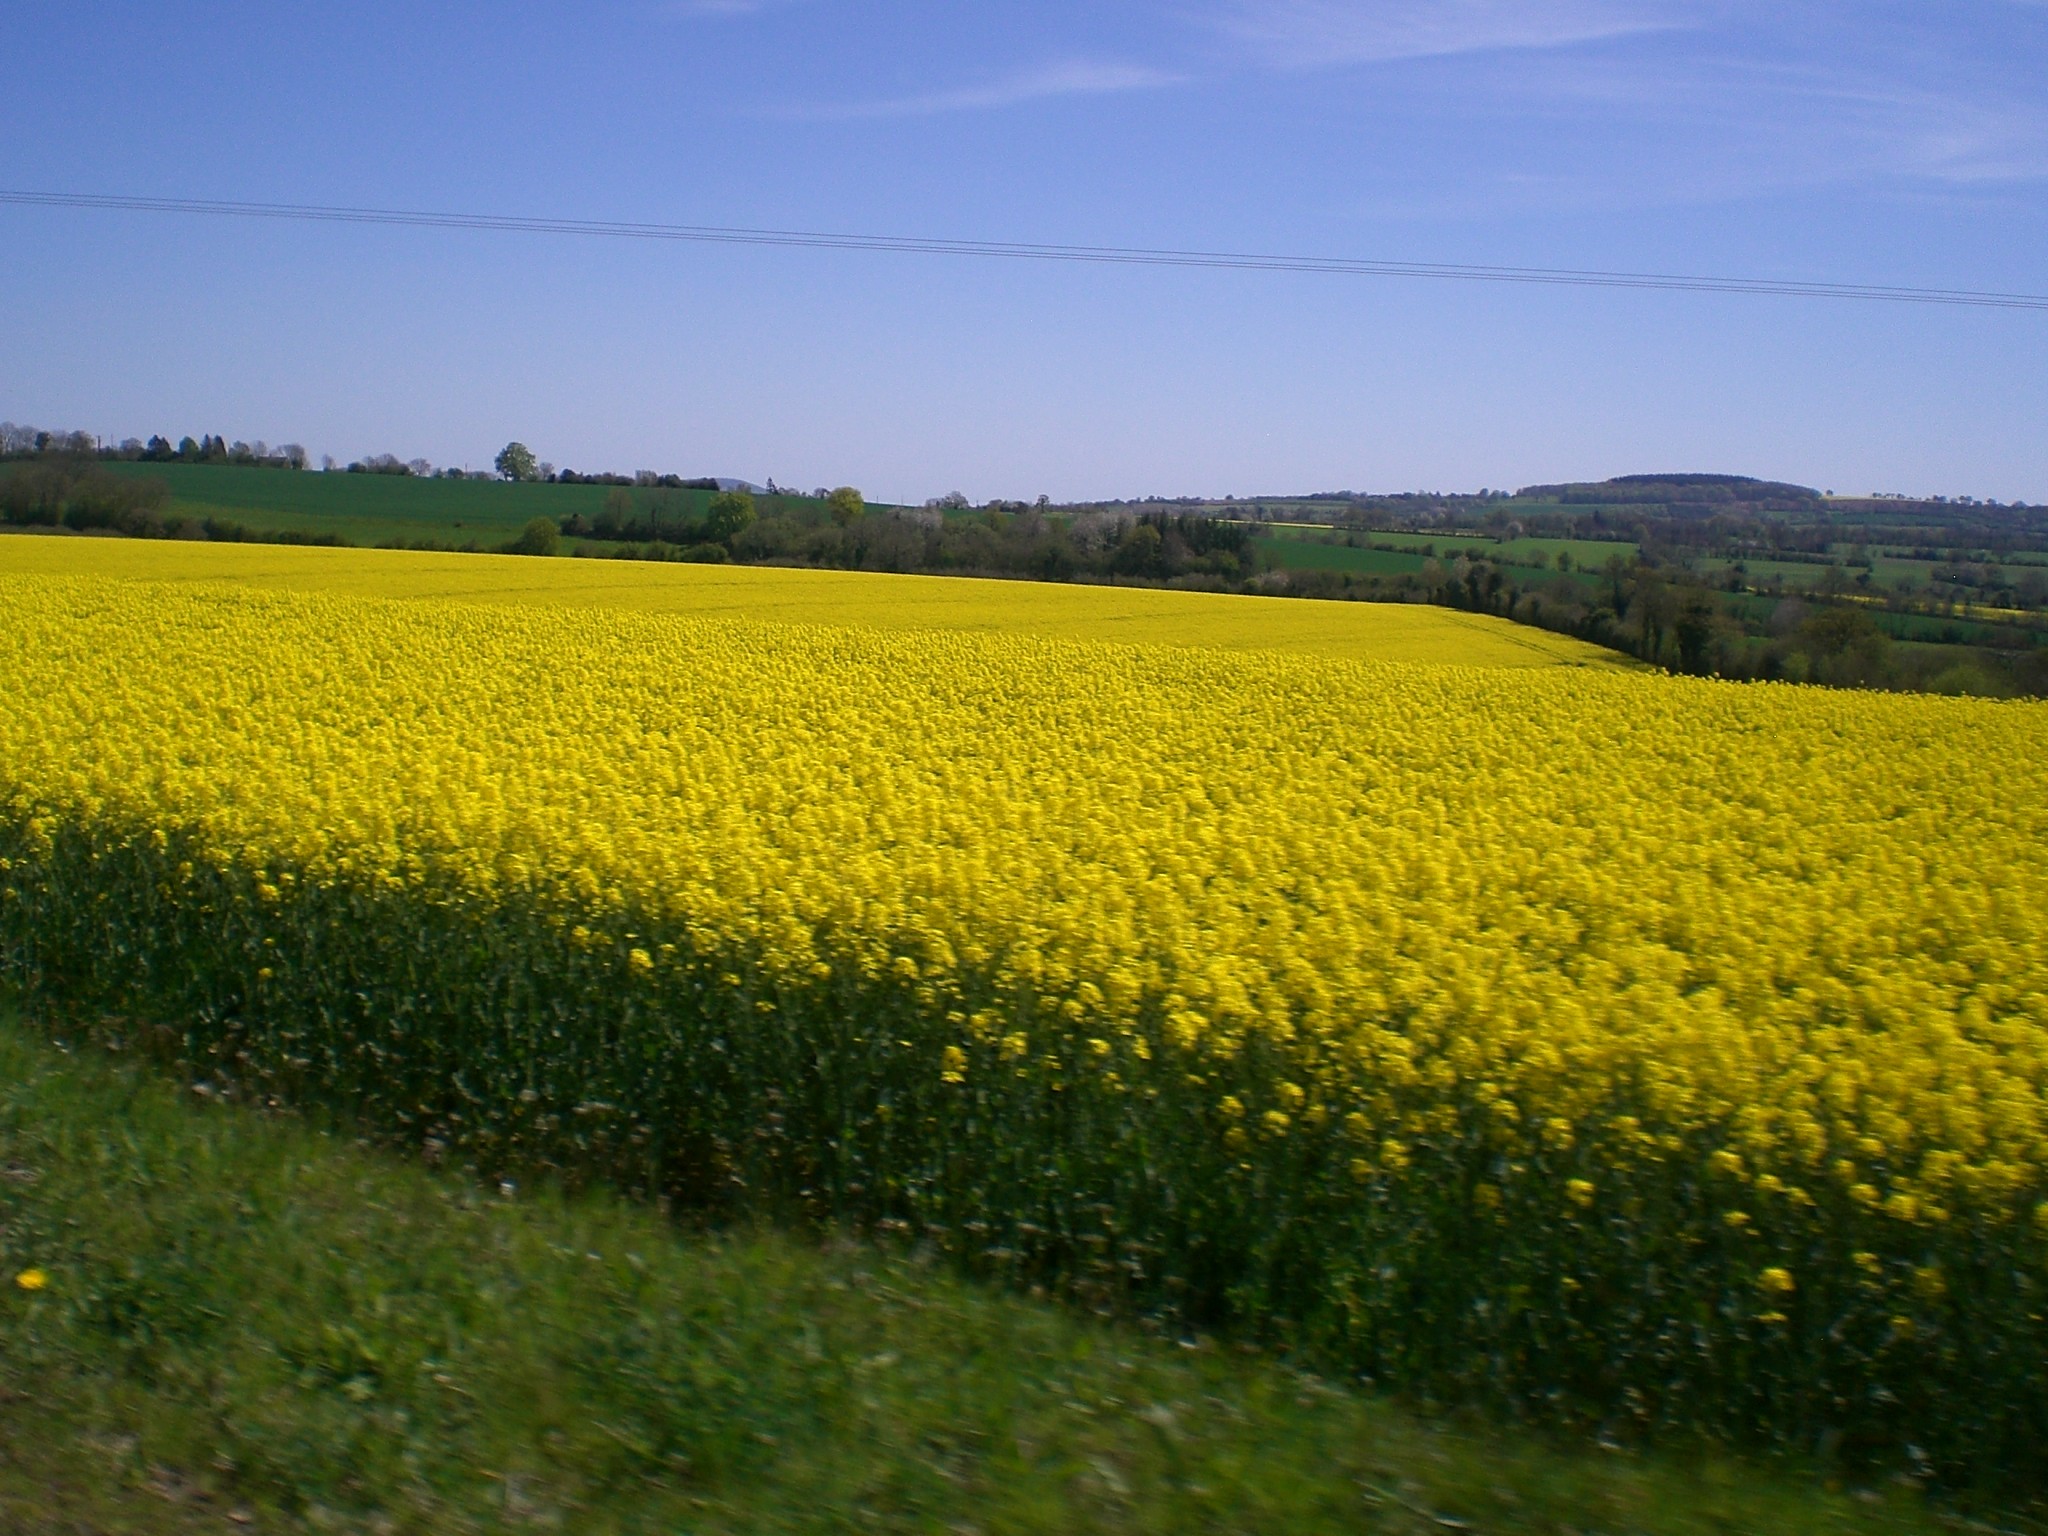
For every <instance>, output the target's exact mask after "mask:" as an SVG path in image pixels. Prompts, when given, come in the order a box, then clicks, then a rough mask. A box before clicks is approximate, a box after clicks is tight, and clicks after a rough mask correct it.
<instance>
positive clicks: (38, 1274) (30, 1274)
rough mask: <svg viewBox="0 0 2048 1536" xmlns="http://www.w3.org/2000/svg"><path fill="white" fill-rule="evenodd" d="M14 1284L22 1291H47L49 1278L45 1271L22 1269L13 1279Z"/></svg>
mask: <svg viewBox="0 0 2048 1536" xmlns="http://www.w3.org/2000/svg"><path fill="white" fill-rule="evenodd" d="M14 1283H15V1284H16V1285H18V1286H20V1287H21V1288H22V1289H23V1290H24V1291H41V1290H47V1289H48V1288H49V1284H50V1276H49V1273H48V1272H47V1271H45V1270H40V1269H24V1270H23V1271H22V1272H21V1273H20V1274H18V1275H16V1276H15V1277H14Z"/></svg>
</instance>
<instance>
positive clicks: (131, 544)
mask: <svg viewBox="0 0 2048 1536" xmlns="http://www.w3.org/2000/svg"><path fill="white" fill-rule="evenodd" d="M4 571H11V572H15V573H17V574H21V575H72V576H78V575H97V576H111V577H118V578H121V579H124V580H131V581H179V582H185V581H201V582H215V581H232V582H235V583H237V584H242V585H248V586H253V587H260V588H266V589H274V590H282V591H291V592H331V593H336V594H340V595H347V596H355V597H386V598H422V599H429V600H433V599H442V598H452V599H455V600H458V601H461V602H467V603H492V604H498V603H511V604H517V605H520V606H524V607H546V608H556V607H571V608H575V607H600V608H610V609H626V610H630V611H633V612H637V613H672V614H688V615H690V616H692V617H696V618H740V619H760V620H768V621H775V622H785V623H801V624H834V625H857V626H859V627H861V628H866V629H899V630H926V629H940V630H967V631H972V632H976V633H982V634H1032V635H1043V636H1046V637H1048V638H1059V639H1069V640H1119V641H1124V642H1127V643H1129V644H1133V645H1202V646H1220V647H1222V648H1225V649H1228V650H1245V649H1251V648H1258V649H1269V650H1281V651H1296V652H1300V653H1302V654H1305V655H1311V656H1338V657H1345V658H1348V659H1351V660H1359V661H1363V660H1372V661H1419V662H1456V663H1460V664H1463V665H1468V666H1481V667H1541V666H1585V667H1598V668H1602V669H1609V668H1632V667H1634V666H1635V665H1636V663H1635V662H1633V661H1632V660H1630V659H1629V658H1627V657H1623V656H1618V655H1616V654H1615V653H1614V652H1612V651H1605V650H1602V649H1600V648H1599V647H1598V646H1594V645H1589V644H1587V643H1586V642H1584V641H1581V640H1574V639H1572V638H1571V637H1570V636H1568V635H1553V634H1549V633H1547V632H1545V631H1543V630H1537V629H1529V628H1526V627H1523V626H1521V625H1517V624H1510V623H1509V622H1508V621H1507V620H1505V619H1498V618H1494V617H1492V616H1491V615H1489V614H1477V613H1459V612H1455V611H1453V610H1451V609H1447V608H1424V607H1414V606H1406V605H1390V604H1385V603H1335V602H1301V601H1297V600H1293V599H1289V598H1280V597H1222V596H1218V595H1215V594H1211V593H1196V592H1171V591H1161V590H1157V589H1152V588H1144V587H1094V586H1064V585H1032V586H1028V587H1023V586H1020V585H1019V584H1018V583H1016V582H1014V581H984V580H977V579H974V578H969V577H959V576H888V575H877V574H874V573H871V572H861V571H811V570H785V569H778V568H774V567H762V566H720V565H667V564H659V563H652V564H650V563H643V562H640V561H619V560H526V559H520V558H517V557H515V556H510V555H463V554H430V553H423V552H419V551H413V550H381V549H318V548H314V549H300V548H289V547H281V546H276V545H264V544H225V545H223V544H187V543H179V542H165V541H161V540H145V539H64V538H49V537H0V572H4Z"/></svg>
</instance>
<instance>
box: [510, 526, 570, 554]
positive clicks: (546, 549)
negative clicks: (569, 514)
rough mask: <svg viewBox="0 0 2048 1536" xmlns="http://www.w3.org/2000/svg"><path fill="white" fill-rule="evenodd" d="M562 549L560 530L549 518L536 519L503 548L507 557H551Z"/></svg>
mask: <svg viewBox="0 0 2048 1536" xmlns="http://www.w3.org/2000/svg"><path fill="white" fill-rule="evenodd" d="M561 549H562V530H561V529H560V528H559V527H558V526H556V524H555V520H554V519H553V518H551V517H536V518H535V519H534V520H533V521H532V522H530V523H528V524H527V525H526V527H525V528H523V529H522V530H520V534H519V537H518V538H516V539H514V540H513V541H512V542H511V543H510V544H507V545H506V546H505V553H506V554H508V555H553V554H559V553H560V552H561Z"/></svg>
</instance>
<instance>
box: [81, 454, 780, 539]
mask: <svg viewBox="0 0 2048 1536" xmlns="http://www.w3.org/2000/svg"><path fill="white" fill-rule="evenodd" d="M102 467H103V468H105V469H108V470H110V471H111V472H113V473H115V474H119V475H130V476H137V477H141V478H144V479H157V480H162V481H165V482H166V483H167V484H169V486H170V487H171V506H170V511H171V512H173V513H177V514H182V515H185V516H189V517H219V518H223V519H225V520H227V521H229V522H236V523H241V524H242V525H244V526H245V527H249V528H256V529H263V530H276V531H284V532H290V533H309V534H313V533H335V534H339V535H341V537H343V538H344V539H347V540H348V541H349V542H351V543H354V544H365V545H377V544H384V543H389V542H412V541H419V540H428V541H433V542H436V543H440V544H451V545H460V544H468V543H476V544H481V545H484V546H486V547H489V546H490V545H493V544H502V543H504V542H506V541H507V540H508V539H511V538H513V537H514V536H516V535H517V534H518V532H519V531H520V529H522V528H524V527H525V526H526V524H527V522H528V521H530V520H531V519H533V518H536V517H552V518H554V519H555V520H556V521H558V522H559V521H561V520H563V519H566V518H567V517H568V516H569V515H570V514H571V513H575V512H581V513H582V514H583V515H584V516H585V517H596V516H597V514H598V513H599V512H601V511H603V510H604V503H605V498H606V496H608V495H609V494H610V493H611V489H612V488H611V487H610V486H604V485H510V484H506V483H504V482H502V481H493V480H441V479H415V478H414V477H412V476H409V475H347V474H332V475H330V474H318V473H294V472H292V471H290V470H282V469H246V468H235V467H233V466H230V465H224V464H124V463H109V464H106V465H104V466H102ZM638 494H639V495H641V496H642V497H645V496H646V495H647V494H648V493H647V492H644V491H643V492H640V493H638ZM668 495H669V498H670V502H671V504H672V505H673V506H674V507H675V508H676V509H677V510H678V511H681V512H685V513H687V514H688V515H689V516H693V517H694V516H701V515H702V514H703V511H704V509H705V507H706V506H707V505H708V504H709V503H710V500H711V496H712V493H711V492H709V491H674V492H670V493H668ZM800 499H803V498H797V497H760V498H757V501H758V502H759V503H760V505H761V506H762V508H763V510H764V511H765V510H769V509H771V508H774V507H777V506H782V505H785V504H786V505H795V504H796V503H797V501H799V500H800Z"/></svg>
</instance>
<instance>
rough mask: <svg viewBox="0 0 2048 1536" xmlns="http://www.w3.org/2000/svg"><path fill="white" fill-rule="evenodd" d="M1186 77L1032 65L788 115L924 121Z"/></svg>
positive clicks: (1078, 64) (1092, 65)
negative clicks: (958, 82)
mask: <svg viewBox="0 0 2048 1536" xmlns="http://www.w3.org/2000/svg"><path fill="white" fill-rule="evenodd" d="M1186 78H1187V77H1186V76H1184V75H1180V74H1176V73H1173V72H1172V71H1169V70H1163V69H1154V68H1151V67H1149V66H1145V65H1139V64H1120V63H1114V62H1109V61H1104V60H1095V59H1069V60H1065V61H1063V62H1059V63H1054V64H1046V65H1038V66H1034V67H1032V68H1029V69H1022V70H1017V71H1014V72H1013V73H1010V74H1007V75H998V76H995V77H994V78H991V79H987V80H982V81H978V82H973V83H968V84H962V85H956V86H946V87H943V88H940V89H937V90H929V91H917V92H912V93H909V94H906V95H902V96H891V97H884V98H881V99H879V100H873V101H855V102H845V103H836V104H825V105H818V106H811V107H798V108H794V109H791V112H790V114H789V115H792V116H798V117H808V118H860V117H927V116H932V115H934V114H937V113H944V112H979V111H989V110H992V109H996V108H1001V107H1014V106H1021V105H1023V104H1024V103H1026V102H1032V101H1041V100H1044V99H1046V98H1049V97H1056V96H1107V95H1115V94H1118V93H1121V92H1125V91H1149V90H1158V89H1159V88H1161V87H1163V86H1169V85H1178V84H1180V83H1182V82H1183V81H1184V80H1185V79H1186Z"/></svg>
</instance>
